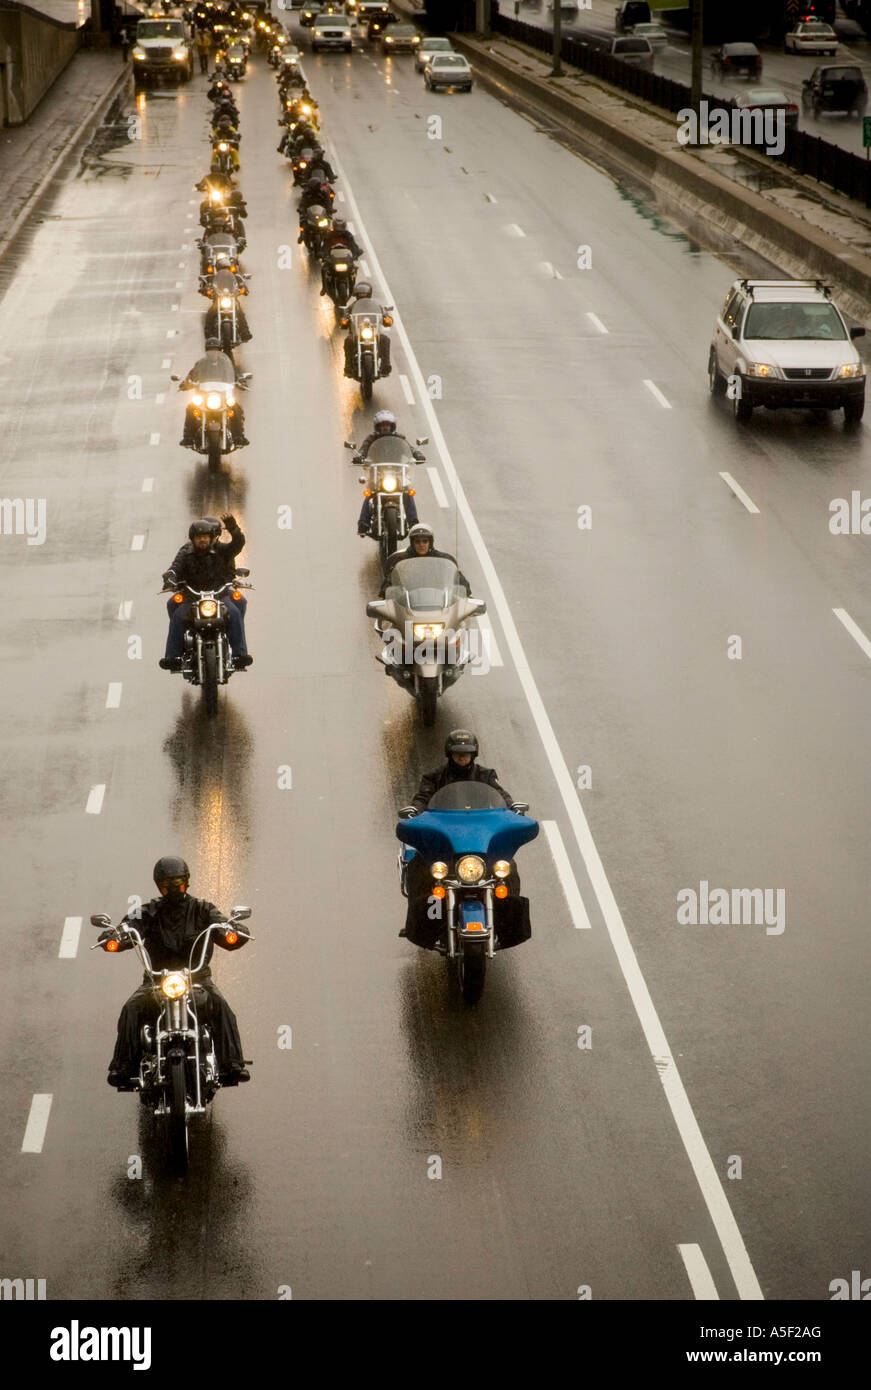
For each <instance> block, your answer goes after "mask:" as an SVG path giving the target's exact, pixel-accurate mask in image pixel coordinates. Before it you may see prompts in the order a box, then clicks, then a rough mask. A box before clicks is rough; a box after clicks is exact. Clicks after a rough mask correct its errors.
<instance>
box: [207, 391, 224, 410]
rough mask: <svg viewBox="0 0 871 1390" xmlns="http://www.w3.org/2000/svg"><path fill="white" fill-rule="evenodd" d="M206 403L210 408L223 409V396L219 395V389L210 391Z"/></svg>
mask: <svg viewBox="0 0 871 1390" xmlns="http://www.w3.org/2000/svg"><path fill="white" fill-rule="evenodd" d="M206 405H207V406H208V407H209V410H220V409H221V397H220V396H219V395H218V393H217V391H210V392H209V394H208V396H207V397H206Z"/></svg>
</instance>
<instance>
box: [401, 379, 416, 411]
mask: <svg viewBox="0 0 871 1390" xmlns="http://www.w3.org/2000/svg"><path fill="white" fill-rule="evenodd" d="M399 384H400V386H401V387H402V392H403V395H404V396H405V399H406V400H407V401H408V404H409V405H414V392H413V391H412V389H411V382H410V381H409V379H408V377H407V376H402V375H400V377H399Z"/></svg>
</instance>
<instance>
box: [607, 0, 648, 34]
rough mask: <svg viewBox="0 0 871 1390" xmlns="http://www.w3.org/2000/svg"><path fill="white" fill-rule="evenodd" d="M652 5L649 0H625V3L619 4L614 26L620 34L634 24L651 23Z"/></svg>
mask: <svg viewBox="0 0 871 1390" xmlns="http://www.w3.org/2000/svg"><path fill="white" fill-rule="evenodd" d="M650 18H651V15H650V6H649V5H648V4H647V0H624V4H622V5H618V6H617V11H616V14H615V15H614V28H615V29H616V30H617V33H618V34H625V33H626V31H627V29H631V28H632V26H633V24H649V23H650Z"/></svg>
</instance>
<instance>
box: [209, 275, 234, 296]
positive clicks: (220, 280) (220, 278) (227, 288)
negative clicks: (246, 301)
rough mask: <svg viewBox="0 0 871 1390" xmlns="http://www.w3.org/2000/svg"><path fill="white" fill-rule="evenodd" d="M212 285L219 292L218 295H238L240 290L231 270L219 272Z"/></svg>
mask: <svg viewBox="0 0 871 1390" xmlns="http://www.w3.org/2000/svg"><path fill="white" fill-rule="evenodd" d="M212 284H213V286H214V288H215V289H216V290H217V292H218V294H237V293H238V290H239V286H238V285H237V283H236V277H235V275H234V274H233V273H232V271H229V270H219V271H218V272H217V274H216V275H215V278H214V280H213V281H212Z"/></svg>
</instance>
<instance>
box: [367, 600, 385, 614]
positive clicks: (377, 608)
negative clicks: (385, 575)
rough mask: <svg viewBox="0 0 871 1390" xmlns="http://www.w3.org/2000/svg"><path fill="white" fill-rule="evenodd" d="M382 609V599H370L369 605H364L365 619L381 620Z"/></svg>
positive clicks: (383, 606)
mask: <svg viewBox="0 0 871 1390" xmlns="http://www.w3.org/2000/svg"><path fill="white" fill-rule="evenodd" d="M384 608H385V603H384V600H383V599H380V598H376V599H372V601H371V602H370V603H367V604H366V617H367V618H383V617H384Z"/></svg>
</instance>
